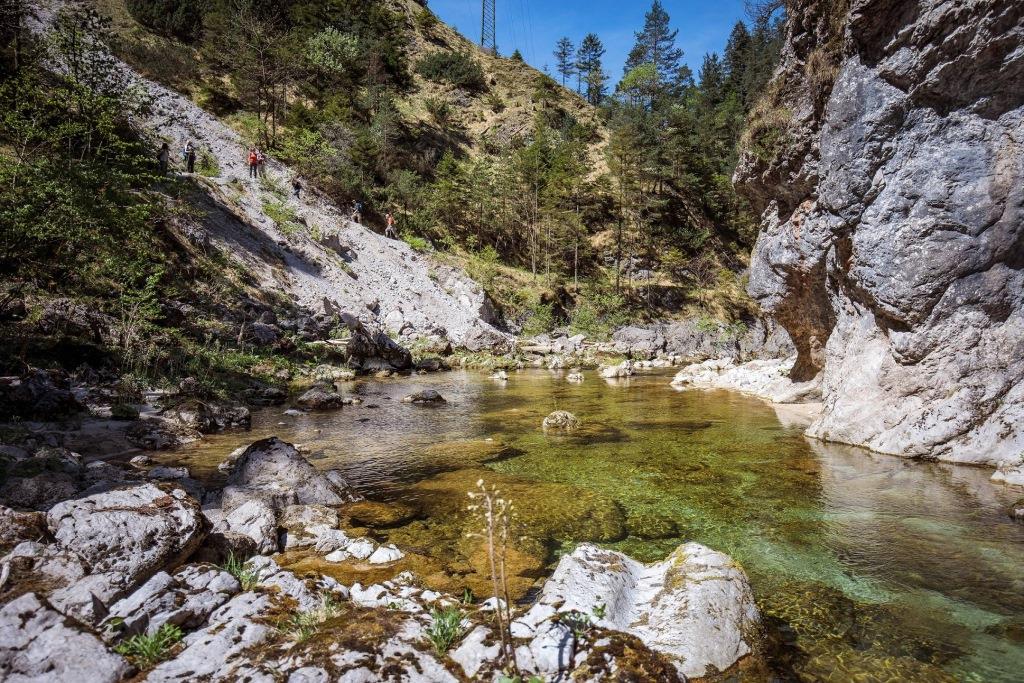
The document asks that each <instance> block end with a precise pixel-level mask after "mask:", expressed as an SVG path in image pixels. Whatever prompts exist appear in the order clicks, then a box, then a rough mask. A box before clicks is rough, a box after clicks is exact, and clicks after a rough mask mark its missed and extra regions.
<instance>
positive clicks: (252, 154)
mask: <svg viewBox="0 0 1024 683" xmlns="http://www.w3.org/2000/svg"><path fill="white" fill-rule="evenodd" d="M259 160H260V158H259V157H258V156H256V152H249V165H253V164H255V163H256V162H258V161H259Z"/></svg>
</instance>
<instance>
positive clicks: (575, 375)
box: [565, 372, 583, 383]
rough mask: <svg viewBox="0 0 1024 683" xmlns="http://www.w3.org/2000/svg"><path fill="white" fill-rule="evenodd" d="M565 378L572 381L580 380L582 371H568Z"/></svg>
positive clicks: (581, 379)
mask: <svg viewBox="0 0 1024 683" xmlns="http://www.w3.org/2000/svg"><path fill="white" fill-rule="evenodd" d="M565 379H566V381H568V382H573V383H578V382H582V381H583V373H582V372H570V373H569V374H568V375H567V376H566V378H565Z"/></svg>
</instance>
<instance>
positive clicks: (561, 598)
mask: <svg viewBox="0 0 1024 683" xmlns="http://www.w3.org/2000/svg"><path fill="white" fill-rule="evenodd" d="M545 605H546V606H548V607H542V606H545ZM601 605H604V610H605V616H604V618H602V619H597V618H596V617H593V619H594V621H595V623H597V624H598V625H600V626H603V627H606V628H609V629H612V630H618V631H623V632H626V633H631V634H633V635H635V636H637V637H638V638H640V640H642V641H643V642H644V643H645V644H646V645H647V646H648V647H650V648H651V649H653V650H656V651H658V652H661V653H662V654H664V655H666V656H667V657H668V658H669V659H671V660H672V661H673V662H674V663H675V665H676V667H677V668H678V669H679V671H680V672H681V673H683V674H684V675H685V676H688V677H699V676H704V675H706V674H708V673H710V672H711V671H712V670H713V669H717V670H720V671H725V670H726V669H728V668H729V667H731V666H732V665H733V664H735V663H736V661H737V660H739V659H740V658H741V657H743V656H745V655H747V654H749V653H750V652H751V646H750V644H749V643H748V642H747V641H746V635H747V634H751V633H755V632H756V630H757V626H758V624H759V621H760V616H759V614H758V611H757V608H756V607H755V605H754V599H753V594H752V593H751V590H750V585H749V584H748V583H747V578H746V575H745V574H744V573H743V570H742V569H740V568H739V566H737V565H736V564H735V563H734V562H733V561H732V560H731V559H730V558H729V556H727V555H724V554H723V553H719V552H715V551H713V550H710V549H709V548H706V547H704V546H702V545H700V544H697V543H686V544H684V545H681V546H679V548H677V549H676V550H675V551H674V552H673V553H672V554H671V555H669V557H668V558H666V559H665V560H663V561H662V562H657V563H654V564H649V565H645V564H642V563H640V562H637V561H636V560H633V559H632V558H630V557H628V556H626V555H623V554H622V553H617V552H614V551H611V550H603V549H601V548H598V547H597V546H594V545H590V544H583V545H580V546H578V547H577V548H576V550H575V551H573V553H572V554H570V555H566V556H564V557H563V558H562V559H561V561H560V562H559V563H558V567H557V568H556V569H555V572H554V574H553V575H552V576H551V578H550V579H548V581H547V583H545V585H544V589H543V591H542V593H541V598H540V600H539V601H538V603H537V605H535V606H534V607H533V608H531V610H530V611H531V612H533V611H534V610H538V609H549V608H550V607H551V606H554V607H556V608H557V609H558V610H559V611H562V612H564V611H569V610H578V611H580V612H582V613H584V614H588V615H593V613H594V610H595V608H598V607H599V606H601ZM533 620H534V621H536V619H535V618H534V619H533ZM547 623H550V622H547ZM540 630H541V635H542V636H543V638H544V640H543V641H542V642H541V644H540V646H538V647H537V648H535V647H534V646H533V645H531V650H533V651H534V657H535V658H536V659H538V661H541V660H543V662H544V663H545V664H546V663H549V659H550V657H551V656H553V655H552V654H551V653H552V651H553V649H557V646H558V644H559V643H561V638H562V634H560V633H559V632H557V631H554V630H552V629H547V630H544V629H543V628H542V629H540Z"/></svg>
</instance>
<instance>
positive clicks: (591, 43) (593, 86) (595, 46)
mask: <svg viewBox="0 0 1024 683" xmlns="http://www.w3.org/2000/svg"><path fill="white" fill-rule="evenodd" d="M604 52H605V50H604V45H603V44H602V43H601V39H600V38H598V37H597V36H596V35H595V34H593V33H588V34H587V35H586V36H584V38H583V42H582V43H580V49H579V51H578V52H577V53H576V68H577V70H578V71H579V73H581V74H582V75H583V83H584V85H585V86H586V93H587V101H588V102H590V103H591V104H593V105H597V104H600V103H601V99H602V98H603V97H604V94H605V84H606V83H607V82H608V76H607V75H606V74H605V72H604V65H603V64H602V63H601V58H602V57H604Z"/></svg>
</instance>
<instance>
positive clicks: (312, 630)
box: [278, 592, 342, 643]
mask: <svg viewBox="0 0 1024 683" xmlns="http://www.w3.org/2000/svg"><path fill="white" fill-rule="evenodd" d="M341 611H342V610H341V605H340V604H338V602H337V601H336V600H335V599H334V596H332V595H331V594H330V593H327V592H324V593H321V594H320V604H319V605H317V606H316V607H315V608H313V609H311V610H306V611H304V612H297V613H295V614H293V615H291V616H290V617H289V618H288V619H286V620H285V621H284V622H282V623H281V624H279V625H278V629H279V630H280V631H282V632H284V633H285V634H286V635H288V636H289V637H290V638H292V639H294V640H295V641H297V642H300V643H301V642H303V641H305V640H309V639H310V638H311V637H312V636H314V635H316V632H317V631H318V630H320V624H322V623H324V622H325V621H328V620H330V619H333V618H335V617H336V616H338V615H339V614H341Z"/></svg>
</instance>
